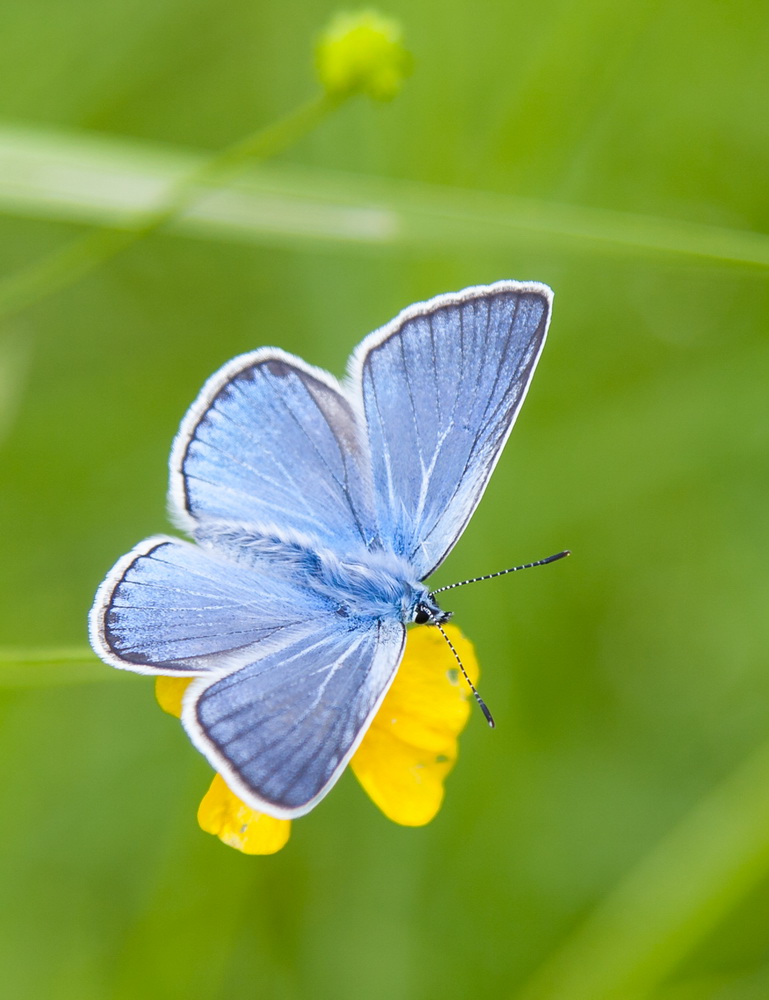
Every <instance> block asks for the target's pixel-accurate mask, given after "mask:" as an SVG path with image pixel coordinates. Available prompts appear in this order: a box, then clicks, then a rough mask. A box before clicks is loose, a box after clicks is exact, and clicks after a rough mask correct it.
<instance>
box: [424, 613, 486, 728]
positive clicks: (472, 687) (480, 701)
mask: <svg viewBox="0 0 769 1000" xmlns="http://www.w3.org/2000/svg"><path fill="white" fill-rule="evenodd" d="M435 625H436V626H437V628H438V631H439V632H440V633H441V635H442V636H443V638H444V639H445V640H446V642H447V643H448V644H449V649H450V650H451V652H452V653H453V654H454V657H455V659H456V661H457V663H458V664H459V669H460V670H461V671H462V673H463V674H464V678H465V680H466V681H467V683H468V684H469V685H470V690H471V691H472V692H473V694H474V695H475V700H476V701H477V702H478V707H479V708H480V710H481V711H482V712H483V714H484V716H485V717H486V721H487V722H488V724H489V725H490V726H491V728H492V729H493V728H494V716H493V715H492V714H491V712H490V711H489V710H488V708H487V707H486V702H485V701H484V700H483V698H481V696H480V695H479V694H478V689H477V688H476V686H475V684H473V682H472V681H471V680H470V678H469V677H468V675H467V671H466V670H465V665H464V663H463V662H462V661H461V660H460V658H459V653H458V652H457V651H456V649H454V643H453V642H452V641H451V639H449V637H448V636H447V635H446V633H445V632H444V630H443V627H442V626H441V625H439V624H438V622H435Z"/></svg>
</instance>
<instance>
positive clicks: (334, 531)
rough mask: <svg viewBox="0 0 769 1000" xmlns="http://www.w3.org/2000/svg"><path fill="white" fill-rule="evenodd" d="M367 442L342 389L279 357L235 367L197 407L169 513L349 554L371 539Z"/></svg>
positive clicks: (248, 359) (176, 464) (259, 355)
mask: <svg viewBox="0 0 769 1000" xmlns="http://www.w3.org/2000/svg"><path fill="white" fill-rule="evenodd" d="M363 447H364V443H363V439H362V437H361V434H360V429H359V425H358V423H357V421H356V419H355V417H354V415H353V411H352V408H351V406H350V403H349V402H348V400H347V398H346V397H345V396H344V394H343V393H342V391H341V390H340V387H339V385H338V383H337V382H336V380H335V379H334V378H333V377H332V376H331V375H329V374H328V373H327V372H324V371H322V370H321V369H318V368H312V367H311V366H309V365H306V364H305V363H304V362H303V361H301V359H299V358H295V357H293V356H292V355H290V354H286V353H285V352H283V351H280V350H278V349H277V348H263V349H261V350H259V351H254V352H252V353H251V354H245V355H243V356H241V357H238V358H235V359H234V360H232V361H230V362H229V364H227V365H225V366H224V367H223V368H222V369H221V370H220V371H218V372H217V373H216V374H215V375H213V376H212V377H211V378H210V379H209V380H208V382H207V383H206V384H205V386H204V387H203V389H202V391H201V393H200V395H199V396H198V398H197V400H196V401H195V403H193V405H192V407H191V408H190V410H189V412H188V413H187V415H186V417H185V418H184V420H183V422H182V425H181V427H180V429H179V433H178V434H177V436H176V440H175V442H174V446H173V449H172V452H171V462H170V465H171V478H170V491H169V504H170V507H171V509H172V512H173V514H174V515H175V517H176V519H177V520H178V521H179V523H180V524H181V525H182V526H183V527H184V528H186V529H188V530H190V531H191V532H192V534H197V535H198V536H200V533H201V531H202V532H204V531H205V525H206V523H207V522H229V523H237V524H241V525H243V524H246V525H256V526H258V527H259V528H260V529H261V531H262V533H264V534H270V533H274V534H277V535H278V536H280V537H285V536H286V535H287V534H288V535H292V536H310V537H312V538H313V539H317V541H318V542H320V543H321V544H325V545H329V546H331V547H334V548H336V547H339V546H345V545H350V544H357V545H360V544H361V542H363V543H364V544H366V543H368V542H369V541H370V540H371V531H372V530H373V526H374V525H375V519H374V517H373V515H372V513H371V487H370V475H369V473H368V467H367V462H366V461H365V460H364V459H363Z"/></svg>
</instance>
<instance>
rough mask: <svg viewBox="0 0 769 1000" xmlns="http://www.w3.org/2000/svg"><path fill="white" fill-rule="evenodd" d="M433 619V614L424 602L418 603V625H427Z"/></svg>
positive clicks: (416, 618)
mask: <svg viewBox="0 0 769 1000" xmlns="http://www.w3.org/2000/svg"><path fill="white" fill-rule="evenodd" d="M431 620H432V615H431V614H430V612H429V611H428V610H427V608H426V607H425V606H424V604H417V608H416V611H415V612H414V621H415V622H416V624H417V625H426V624H427V623H428V622H429V621H431Z"/></svg>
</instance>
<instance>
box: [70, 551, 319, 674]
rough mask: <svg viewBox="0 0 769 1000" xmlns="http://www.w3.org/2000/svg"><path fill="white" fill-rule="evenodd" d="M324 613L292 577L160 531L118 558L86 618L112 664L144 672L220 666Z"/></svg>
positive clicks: (238, 661) (248, 656)
mask: <svg viewBox="0 0 769 1000" xmlns="http://www.w3.org/2000/svg"><path fill="white" fill-rule="evenodd" d="M327 613H328V608H327V606H326V605H325V604H323V603H322V602H321V601H320V600H319V599H318V598H317V597H315V596H314V595H313V594H312V593H311V592H309V591H307V590H306V588H301V587H299V586H298V585H297V584H295V583H294V582H293V581H292V580H290V579H284V578H275V577H268V576H267V575H266V574H264V573H260V572H254V570H253V569H251V568H250V567H248V566H242V565H238V564H237V563H233V562H230V561H225V560H224V559H222V558H219V557H218V556H217V554H216V553H214V552H207V551H206V550H204V549H202V548H201V547H199V546H197V545H192V544H190V543H189V542H183V541H181V540H180V539H178V538H170V537H163V536H158V537H155V538H148V539H146V540H145V541H143V542H141V543H140V544H139V545H137V546H136V547H135V548H134V549H133V550H132V551H131V552H129V553H128V555H126V556H124V557H123V558H122V559H121V560H120V561H119V562H118V563H117V564H116V565H115V567H114V568H113V569H112V571H111V572H110V573H109V574H108V576H107V578H106V579H105V580H104V582H103V583H102V585H101V587H100V588H99V590H98V592H97V594H96V599H95V601H94V605H93V608H92V609H91V616H90V622H89V624H90V635H91V644H92V645H93V648H94V649H95V650H96V652H97V653H98V654H99V656H101V657H102V659H104V660H106V662H107V663H111V664H112V665H113V666H116V667H121V668H123V669H125V670H133V671H135V672H136V673H143V674H174V673H180V674H198V673H207V672H211V671H214V672H217V673H221V672H222V671H223V670H225V669H231V670H232V669H236V668H237V667H239V666H242V665H243V663H246V662H250V661H251V660H253V659H254V657H255V656H256V652H255V650H256V648H257V647H261V646H267V645H269V644H270V643H274V642H278V641H280V640H281V639H282V636H283V634H284V633H286V632H289V631H291V630H292V629H294V628H296V627H297V626H299V625H301V626H302V627H305V626H306V623H307V621H308V620H312V619H314V618H317V617H318V616H319V615H322V614H327Z"/></svg>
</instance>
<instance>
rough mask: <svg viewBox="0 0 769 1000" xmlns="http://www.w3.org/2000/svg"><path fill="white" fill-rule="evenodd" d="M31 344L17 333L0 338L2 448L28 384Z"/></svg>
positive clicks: (0, 438) (0, 426)
mask: <svg viewBox="0 0 769 1000" xmlns="http://www.w3.org/2000/svg"><path fill="white" fill-rule="evenodd" d="M30 357H31V344H30V343H29V340H24V339H22V337H21V336H19V335H18V333H17V332H15V331H14V332H13V333H6V334H5V335H4V336H2V337H0V447H1V446H2V445H3V442H4V441H5V440H6V438H7V437H8V436H9V434H10V433H11V430H12V429H13V425H14V423H15V421H16V415H17V413H18V411H19V407H20V406H21V400H22V396H23V394H24V389H25V387H26V384H27V377H28V374H29V364H30Z"/></svg>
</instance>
